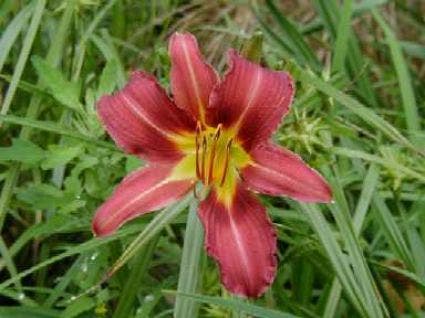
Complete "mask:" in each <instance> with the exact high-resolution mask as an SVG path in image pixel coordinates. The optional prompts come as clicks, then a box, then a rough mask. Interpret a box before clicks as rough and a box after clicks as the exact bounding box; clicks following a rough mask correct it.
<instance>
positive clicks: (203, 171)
mask: <svg viewBox="0 0 425 318" xmlns="http://www.w3.org/2000/svg"><path fill="white" fill-rule="evenodd" d="M207 146H208V144H207V138H206V137H205V136H203V137H202V160H201V179H202V180H203V181H204V180H205V157H206V156H207Z"/></svg>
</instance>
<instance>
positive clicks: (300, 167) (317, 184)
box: [242, 143, 332, 203]
mask: <svg viewBox="0 0 425 318" xmlns="http://www.w3.org/2000/svg"><path fill="white" fill-rule="evenodd" d="M250 154H251V156H252V158H253V160H254V162H255V163H254V164H252V165H250V166H248V167H246V168H244V169H243V171H242V175H243V178H244V182H245V185H246V186H247V187H248V188H249V189H251V190H253V191H257V192H260V193H264V194H267V195H272V196H277V195H278V196H280V195H283V196H287V197H290V198H292V199H295V200H297V201H300V202H307V203H329V202H330V201H331V200H332V189H331V187H330V185H329V184H328V183H327V182H326V180H325V179H324V178H323V176H322V175H320V174H319V173H318V172H317V171H316V170H314V169H313V168H311V167H310V166H308V165H307V164H306V163H305V162H304V161H303V160H302V158H301V157H300V156H298V155H297V154H295V153H293V152H291V151H289V150H288V149H285V148H282V147H279V146H277V145H274V144H271V143H264V144H260V145H258V146H257V147H256V148H255V149H254V150H253V151H252V152H251V153H250Z"/></svg>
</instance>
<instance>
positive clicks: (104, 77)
mask: <svg viewBox="0 0 425 318" xmlns="http://www.w3.org/2000/svg"><path fill="white" fill-rule="evenodd" d="M118 69H119V67H118V62H117V61H116V60H114V59H111V60H109V61H107V62H106V65H105V67H104V68H103V71H102V74H100V80H99V87H98V89H97V96H98V97H100V96H102V95H103V94H110V93H112V91H113V90H114V89H115V88H116V87H117V85H118V80H117V73H118Z"/></svg>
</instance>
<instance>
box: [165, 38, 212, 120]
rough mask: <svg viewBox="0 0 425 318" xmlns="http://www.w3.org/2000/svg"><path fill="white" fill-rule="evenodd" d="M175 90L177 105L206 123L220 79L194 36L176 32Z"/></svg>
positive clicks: (172, 47)
mask: <svg viewBox="0 0 425 318" xmlns="http://www.w3.org/2000/svg"><path fill="white" fill-rule="evenodd" d="M169 52H170V57H171V66H172V67H171V90H172V92H173V96H174V101H175V102H176V104H177V106H179V107H180V108H182V109H185V110H186V111H187V112H189V113H190V114H192V115H193V117H194V118H195V119H199V120H201V121H202V122H205V121H204V118H205V108H206V107H207V105H208V99H209V96H210V93H211V91H212V89H213V87H214V85H215V84H216V83H217V82H218V76H217V74H216V72H215V71H214V69H213V68H212V67H211V66H210V65H209V64H207V63H206V62H205V61H204V59H203V57H202V54H201V52H200V51H199V47H198V43H197V41H196V38H195V37H194V36H193V35H192V34H190V33H174V34H173V35H172V36H171V38H170V45H169Z"/></svg>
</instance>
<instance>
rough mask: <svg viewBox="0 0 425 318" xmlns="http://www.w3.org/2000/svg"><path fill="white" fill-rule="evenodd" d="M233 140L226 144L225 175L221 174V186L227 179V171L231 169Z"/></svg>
mask: <svg viewBox="0 0 425 318" xmlns="http://www.w3.org/2000/svg"><path fill="white" fill-rule="evenodd" d="M232 142H233V139H230V140H229V141H228V142H227V145H226V157H225V159H224V169H223V175H222V176H221V181H220V187H221V186H222V185H223V184H224V182H225V181H226V176H227V171H228V170H229V161H230V149H231V147H232Z"/></svg>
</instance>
